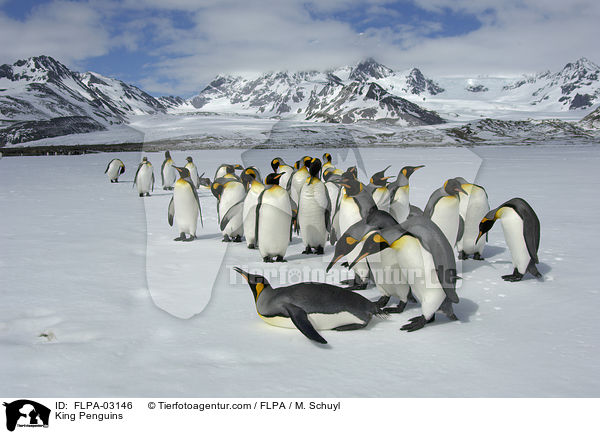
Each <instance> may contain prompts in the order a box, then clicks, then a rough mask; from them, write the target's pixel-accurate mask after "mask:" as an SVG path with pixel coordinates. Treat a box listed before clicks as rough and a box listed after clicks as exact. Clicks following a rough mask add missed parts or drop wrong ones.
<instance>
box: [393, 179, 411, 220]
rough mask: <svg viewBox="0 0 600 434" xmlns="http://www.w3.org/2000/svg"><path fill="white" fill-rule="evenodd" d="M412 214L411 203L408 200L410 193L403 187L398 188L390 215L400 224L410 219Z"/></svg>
mask: <svg viewBox="0 0 600 434" xmlns="http://www.w3.org/2000/svg"><path fill="white" fill-rule="evenodd" d="M409 213H410V203H409V200H408V191H407V190H405V189H404V188H403V187H400V188H398V190H396V193H395V194H394V198H393V200H392V203H391V204H390V214H391V215H392V216H393V217H394V218H395V219H396V221H397V222H398V223H402V222H403V221H405V220H406V219H407V218H408V214H409Z"/></svg>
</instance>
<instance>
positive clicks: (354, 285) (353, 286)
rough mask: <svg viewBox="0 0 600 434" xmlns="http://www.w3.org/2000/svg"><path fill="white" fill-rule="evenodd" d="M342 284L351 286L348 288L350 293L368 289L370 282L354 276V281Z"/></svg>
mask: <svg viewBox="0 0 600 434" xmlns="http://www.w3.org/2000/svg"><path fill="white" fill-rule="evenodd" d="M340 283H341V284H342V285H350V286H348V287H347V288H346V289H348V290H350V291H362V290H363V289H367V283H368V282H363V281H362V279H361V278H360V277H358V276H354V279H347V280H342V281H341V282H340Z"/></svg>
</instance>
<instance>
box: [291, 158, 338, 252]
mask: <svg viewBox="0 0 600 434" xmlns="http://www.w3.org/2000/svg"><path fill="white" fill-rule="evenodd" d="M320 172H321V160H319V159H318V158H313V159H312V160H311V161H310V169H309V175H310V176H309V177H308V178H307V179H306V181H305V183H304V186H303V187H302V189H301V190H300V199H299V201H298V224H299V225H300V236H301V237H302V241H303V242H304V247H305V249H304V251H303V252H302V253H304V254H310V253H313V249H314V253H315V254H316V255H322V254H323V251H324V250H323V249H324V247H325V243H326V242H327V235H328V233H329V225H330V223H331V215H330V214H331V203H330V201H329V195H328V193H327V188H326V187H325V184H323V182H321V180H320V179H319V176H320Z"/></svg>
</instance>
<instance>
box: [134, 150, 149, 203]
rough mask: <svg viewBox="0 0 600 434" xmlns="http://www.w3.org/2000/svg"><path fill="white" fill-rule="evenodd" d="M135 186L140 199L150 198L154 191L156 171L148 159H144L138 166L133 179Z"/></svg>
mask: <svg viewBox="0 0 600 434" xmlns="http://www.w3.org/2000/svg"><path fill="white" fill-rule="evenodd" d="M133 185H135V186H136V187H137V191H138V194H139V195H140V197H142V196H144V195H146V196H150V191H154V170H153V169H152V163H150V162H149V161H148V157H144V158H143V159H142V162H141V163H140V165H139V166H138V168H137V171H136V172H135V177H134V178H133Z"/></svg>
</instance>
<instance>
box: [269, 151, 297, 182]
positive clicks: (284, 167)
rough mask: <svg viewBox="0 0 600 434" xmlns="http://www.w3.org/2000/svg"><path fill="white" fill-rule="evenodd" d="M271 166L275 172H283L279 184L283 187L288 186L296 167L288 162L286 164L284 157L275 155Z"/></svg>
mask: <svg viewBox="0 0 600 434" xmlns="http://www.w3.org/2000/svg"><path fill="white" fill-rule="evenodd" d="M271 168H272V169H273V172H275V173H281V174H282V175H281V178H279V185H280V186H281V187H283V188H287V186H288V183H289V182H290V179H291V178H292V175H293V174H294V168H293V167H292V166H290V165H288V164H285V161H283V158H281V157H275V158H273V160H271Z"/></svg>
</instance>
